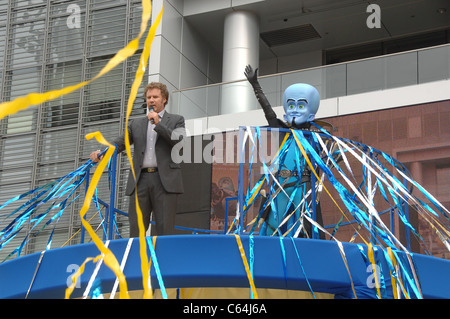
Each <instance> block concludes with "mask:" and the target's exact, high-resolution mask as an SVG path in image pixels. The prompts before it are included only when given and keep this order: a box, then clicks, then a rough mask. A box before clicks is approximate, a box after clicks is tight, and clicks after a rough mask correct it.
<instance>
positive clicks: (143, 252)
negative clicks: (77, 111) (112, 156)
mask: <svg viewBox="0 0 450 319" xmlns="http://www.w3.org/2000/svg"><path fill="white" fill-rule="evenodd" d="M142 3H143V4H144V3H145V5H146V6H150V7H151V5H150V1H143V2H142ZM163 10H164V7H163V8H162V9H161V11H160V13H159V15H158V17H157V18H156V20H155V22H154V23H153V25H152V26H151V27H150V30H149V31H148V35H147V38H146V39H145V44H144V50H143V51H142V54H141V59H140V61H139V66H138V70H137V71H136V76H135V79H134V82H133V85H132V86H131V91H130V98H129V100H128V104H127V116H126V120H125V127H126V128H127V129H126V130H125V149H126V152H127V157H128V160H129V161H130V164H131V171H132V172H133V177H134V180H135V192H134V194H135V195H134V196H135V201H136V214H137V220H138V228H139V245H140V256H141V271H142V284H143V287H144V296H143V297H144V299H149V298H153V293H152V290H151V287H149V285H150V271H149V265H148V256H147V243H146V241H145V227H144V222H143V218H142V211H141V208H140V206H139V201H138V197H137V191H136V186H137V184H136V172H135V171H134V166H133V159H132V158H131V148H130V140H129V133H128V121H129V117H130V114H131V111H132V109H133V104H134V100H135V98H136V95H137V91H138V89H139V86H140V85H141V82H142V78H143V76H144V73H145V69H146V64H147V61H148V59H149V57H150V46H151V43H152V41H153V38H154V37H155V33H156V28H157V27H158V25H159V23H160V22H161V18H162V14H163ZM144 11H147V10H145V8H144ZM149 11H150V10H149Z"/></svg>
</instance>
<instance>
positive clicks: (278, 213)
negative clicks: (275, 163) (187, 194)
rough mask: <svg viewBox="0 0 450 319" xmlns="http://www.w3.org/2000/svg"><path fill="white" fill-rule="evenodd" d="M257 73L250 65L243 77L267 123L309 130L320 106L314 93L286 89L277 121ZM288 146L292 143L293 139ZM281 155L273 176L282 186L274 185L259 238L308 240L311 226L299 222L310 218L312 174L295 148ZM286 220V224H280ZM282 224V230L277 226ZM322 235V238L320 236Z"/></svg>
mask: <svg viewBox="0 0 450 319" xmlns="http://www.w3.org/2000/svg"><path fill="white" fill-rule="evenodd" d="M257 71H258V70H257V69H256V70H255V71H254V70H253V69H252V67H251V66H250V65H248V66H247V67H246V69H245V76H246V77H247V79H248V81H249V82H250V84H251V85H252V87H253V90H254V92H255V95H256V98H257V99H258V101H259V103H260V105H261V107H262V109H263V111H264V114H265V117H266V119H267V122H268V124H269V126H270V127H274V128H292V129H302V130H310V129H311V122H312V121H313V120H314V118H315V115H316V113H317V110H318V108H319V104H320V95H319V92H318V91H317V89H316V88H315V87H313V86H311V85H309V84H304V83H296V84H293V85H291V86H289V87H288V88H287V89H286V90H285V91H284V94H283V108H284V111H285V114H284V121H282V120H280V119H278V118H277V116H276V114H275V112H274V111H273V109H272V106H271V105H270V103H269V101H268V100H267V98H266V96H265V95H264V93H263V91H262V88H261V86H260V84H259V82H258V76H257ZM290 143H295V142H294V141H293V139H291V140H290ZM283 150H284V152H283V154H280V167H279V170H278V173H277V175H276V177H277V181H278V182H279V184H280V185H281V187H282V189H280V186H278V185H275V187H274V188H273V189H272V192H271V194H269V200H270V198H272V199H273V200H271V202H270V205H268V206H267V208H266V211H265V214H264V215H263V218H264V221H265V223H264V224H263V225H262V226H261V230H260V234H261V235H272V234H273V233H274V232H277V233H278V234H280V235H283V234H286V236H294V235H296V236H301V237H311V236H312V226H311V224H310V223H309V222H307V221H304V220H303V218H301V214H308V215H309V216H310V215H311V211H312V201H311V198H312V196H311V170H310V168H309V167H308V165H307V164H306V162H305V159H304V158H303V156H302V155H301V154H298V150H297V149H296V148H295V147H289V146H286V147H285V148H283ZM315 206H316V220H317V222H318V223H319V224H322V214H321V212H320V205H319V204H318V203H316V205H315ZM286 218H288V220H287V222H285V223H283V220H284V219H286ZM281 224H283V225H282V226H281V227H280V225H281ZM321 235H323V234H321Z"/></svg>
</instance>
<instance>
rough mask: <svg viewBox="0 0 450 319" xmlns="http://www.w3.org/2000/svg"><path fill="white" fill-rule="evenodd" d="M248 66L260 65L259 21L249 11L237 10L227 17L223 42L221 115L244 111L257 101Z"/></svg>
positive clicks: (255, 66)
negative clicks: (249, 77) (245, 72)
mask: <svg viewBox="0 0 450 319" xmlns="http://www.w3.org/2000/svg"><path fill="white" fill-rule="evenodd" d="M247 64H250V65H252V67H253V68H255V69H256V68H257V67H258V64H259V21H258V18H257V16H256V15H255V14H253V13H252V12H249V11H233V12H231V13H229V14H227V15H226V16H225V24H224V40H223V69H222V81H223V82H232V81H239V80H243V81H240V82H235V83H230V84H226V85H223V87H222V99H221V106H220V113H221V114H229V113H238V112H244V111H248V110H250V109H251V105H253V104H254V103H255V102H256V99H255V95H254V93H253V90H252V88H251V86H250V85H249V83H248V82H247V81H246V80H245V76H244V70H245V66H246V65H247Z"/></svg>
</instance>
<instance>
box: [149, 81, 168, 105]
mask: <svg viewBox="0 0 450 319" xmlns="http://www.w3.org/2000/svg"><path fill="white" fill-rule="evenodd" d="M152 89H159V90H160V91H161V95H162V97H163V98H165V99H166V103H164V105H166V104H167V103H168V102H169V90H167V86H166V85H165V84H163V83H160V82H151V83H149V84H147V86H146V87H145V90H144V98H147V91H148V90H152Z"/></svg>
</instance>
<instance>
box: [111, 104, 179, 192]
mask: <svg viewBox="0 0 450 319" xmlns="http://www.w3.org/2000/svg"><path fill="white" fill-rule="evenodd" d="M147 128H148V118H147V117H146V116H144V117H142V118H138V119H135V120H131V121H129V123H128V134H129V141H130V145H132V144H134V154H133V167H134V171H135V173H136V181H139V177H140V175H141V169H142V163H143V160H144V150H145V147H146V145H147ZM154 130H155V132H156V133H158V136H157V139H156V145H155V153H156V162H157V163H158V171H159V175H160V178H161V182H162V184H163V187H164V189H165V190H166V192H168V193H176V194H181V193H183V192H184V188H183V180H182V176H181V169H180V168H181V167H180V164H177V163H174V162H173V160H172V158H171V151H172V147H173V146H174V145H176V144H177V143H179V142H180V140H179V139H174V140H172V138H171V137H172V133H174V135H177V136H181V138H183V137H184V136H185V134H186V132H185V124H184V117H182V116H180V115H176V114H170V113H168V112H167V111H166V112H165V113H164V116H163V117H162V119H161V121H160V122H159V123H158V124H156V125H155V129H154ZM114 144H116V145H117V153H121V152H122V151H124V150H125V134H124V135H122V136H120V137H118V138H116V139H115V140H114ZM134 189H135V183H134V178H133V172H132V171H131V169H130V174H129V176H128V182H127V188H126V191H125V194H126V195H132V194H133V192H134Z"/></svg>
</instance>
